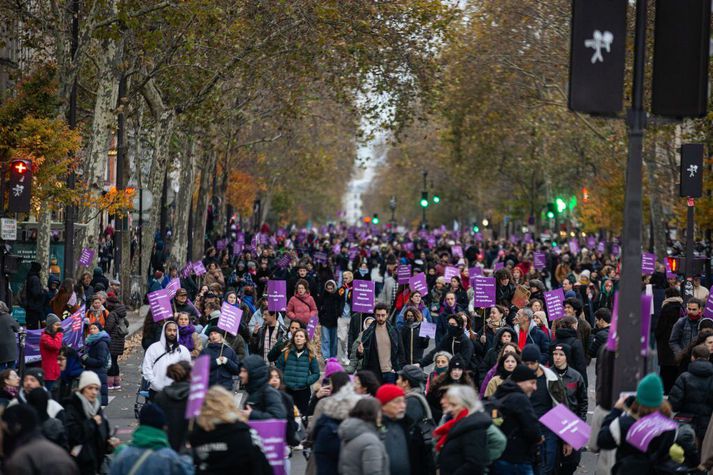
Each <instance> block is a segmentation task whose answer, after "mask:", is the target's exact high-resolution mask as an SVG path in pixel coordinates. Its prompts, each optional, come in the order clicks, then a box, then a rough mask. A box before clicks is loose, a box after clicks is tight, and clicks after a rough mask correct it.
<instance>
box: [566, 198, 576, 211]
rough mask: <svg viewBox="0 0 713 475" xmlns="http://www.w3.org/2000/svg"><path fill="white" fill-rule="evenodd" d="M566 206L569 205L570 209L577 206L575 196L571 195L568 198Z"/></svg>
mask: <svg viewBox="0 0 713 475" xmlns="http://www.w3.org/2000/svg"><path fill="white" fill-rule="evenodd" d="M567 206H569V209H570V211H571V210H573V209H574V208H576V207H577V197H576V196H572V197H571V198H570V199H569V203H568V204H567Z"/></svg>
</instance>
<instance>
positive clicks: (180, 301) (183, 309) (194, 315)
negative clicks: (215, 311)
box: [173, 288, 200, 324]
mask: <svg viewBox="0 0 713 475" xmlns="http://www.w3.org/2000/svg"><path fill="white" fill-rule="evenodd" d="M173 305H174V308H175V311H176V313H185V314H188V316H189V317H190V319H191V323H193V324H195V323H197V322H198V318H199V317H200V316H199V315H198V310H197V309H196V307H195V306H194V305H191V304H190V303H189V302H188V291H187V290H186V289H184V288H180V289H178V290H177V291H176V296H175V297H174V298H173Z"/></svg>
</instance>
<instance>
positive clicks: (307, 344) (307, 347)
mask: <svg viewBox="0 0 713 475" xmlns="http://www.w3.org/2000/svg"><path fill="white" fill-rule="evenodd" d="M300 332H302V333H303V334H304V336H305V346H304V350H306V351H307V355H308V356H309V359H310V361H311V360H312V359H314V357H315V351H314V346H312V342H311V341H309V335H308V334H307V330H305V329H304V328H299V329H297V330H295V332H294V333H293V334H292V338H290V343H289V344H288V345H287V346H285V349H284V350H282V353H283V354H284V357H285V361H287V358H288V357H289V356H290V351H292V350H293V349H294V350H295V352H297V346H296V345H295V335H297V334H298V333H300Z"/></svg>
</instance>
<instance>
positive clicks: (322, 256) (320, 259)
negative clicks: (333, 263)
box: [313, 251, 327, 264]
mask: <svg viewBox="0 0 713 475" xmlns="http://www.w3.org/2000/svg"><path fill="white" fill-rule="evenodd" d="M313 259H314V263H315V264H326V263H327V253H326V252H322V251H319V252H315V253H314V258H313Z"/></svg>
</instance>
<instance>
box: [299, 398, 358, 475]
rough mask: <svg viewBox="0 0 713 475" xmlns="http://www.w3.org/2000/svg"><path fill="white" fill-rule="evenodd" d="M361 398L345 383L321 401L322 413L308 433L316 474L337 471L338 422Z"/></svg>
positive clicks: (345, 417)
mask: <svg viewBox="0 0 713 475" xmlns="http://www.w3.org/2000/svg"><path fill="white" fill-rule="evenodd" d="M361 398H362V396H361V395H359V394H357V393H356V392H355V391H354V386H353V385H352V384H347V385H345V386H343V387H342V388H341V389H340V390H339V392H337V394H335V395H333V396H329V397H327V398H325V399H324V402H323V403H321V406H322V407H321V413H322V415H321V416H320V417H319V418H318V419H317V422H316V424H315V426H314V430H313V431H312V433H311V434H310V436H311V438H312V440H313V446H312V453H313V454H314V457H315V461H316V462H317V472H316V473H317V474H318V475H321V474H332V473H338V464H339V447H340V439H339V433H338V430H339V424H340V423H341V422H342V421H343V420H345V419H347V418H348V417H349V411H351V410H352V409H353V408H354V406H355V405H356V403H357V402H358V401H359V400H360V399H361ZM316 412H317V410H316V409H315V413H316Z"/></svg>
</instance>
